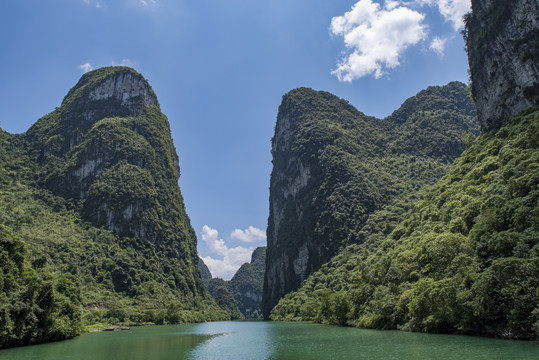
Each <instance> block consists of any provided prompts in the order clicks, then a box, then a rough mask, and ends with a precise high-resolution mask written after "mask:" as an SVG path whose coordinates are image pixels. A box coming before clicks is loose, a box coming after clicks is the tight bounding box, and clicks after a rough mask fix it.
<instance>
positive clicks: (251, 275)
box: [228, 246, 266, 319]
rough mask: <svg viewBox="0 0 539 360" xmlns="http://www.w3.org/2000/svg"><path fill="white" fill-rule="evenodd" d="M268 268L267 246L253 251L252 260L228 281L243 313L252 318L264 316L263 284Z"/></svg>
mask: <svg viewBox="0 0 539 360" xmlns="http://www.w3.org/2000/svg"><path fill="white" fill-rule="evenodd" d="M265 268H266V247H265V246H264V247H258V248H256V249H255V250H254V251H253V255H252V256H251V262H250V263H245V264H243V265H242V266H241V267H240V268H239V269H238V271H236V274H234V276H233V277H232V279H230V281H229V282H228V288H229V289H230V292H231V293H232V295H233V296H234V298H235V299H236V301H237V302H238V307H239V309H240V311H241V313H242V314H244V315H245V316H246V317H248V318H251V319H258V318H261V317H262V285H263V283H264V270H265Z"/></svg>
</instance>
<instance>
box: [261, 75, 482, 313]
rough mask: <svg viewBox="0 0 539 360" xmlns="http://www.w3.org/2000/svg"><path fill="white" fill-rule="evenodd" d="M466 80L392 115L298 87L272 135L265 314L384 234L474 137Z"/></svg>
mask: <svg viewBox="0 0 539 360" xmlns="http://www.w3.org/2000/svg"><path fill="white" fill-rule="evenodd" d="M476 123H477V120H476V118H475V112H474V107H473V104H472V102H471V99H470V97H469V92H468V90H467V88H466V86H465V85H464V84H461V83H457V82H452V83H449V84H448V85H446V86H443V87H429V88H428V89H426V90H424V91H421V92H420V93H418V94H417V95H416V96H415V97H413V98H410V99H408V100H407V101H406V102H405V103H404V104H403V105H402V106H401V108H400V109H398V110H396V111H395V112H394V113H393V114H392V115H391V116H389V117H387V118H386V119H375V118H372V117H368V116H366V115H364V114H362V113H361V112H359V111H358V110H356V109H355V108H354V107H352V106H351V105H350V104H349V103H348V102H347V101H345V100H342V99H339V98H337V97H336V96H334V95H332V94H330V93H327V92H322V91H314V90H311V89H306V88H300V89H296V90H292V91H291V92H289V93H288V94H286V95H285V96H284V97H283V101H282V103H281V105H280V107H279V113H278V116H277V125H276V127H275V136H274V138H273V140H272V155H273V171H272V174H271V182H270V214H269V219H268V230H267V238H268V247H267V258H266V274H265V280H264V295H263V297H264V299H263V310H264V317H265V318H268V317H269V315H270V311H271V309H272V308H273V306H275V305H276V304H277V302H278V301H279V299H280V298H281V297H283V296H284V295H285V294H287V293H289V292H290V291H293V290H296V289H298V288H299V287H300V286H301V285H302V284H303V283H304V281H305V280H306V279H307V278H308V277H309V275H310V274H312V273H313V272H315V271H316V270H318V269H319V268H320V267H321V266H322V265H323V264H324V263H326V262H328V261H329V260H330V259H331V258H332V257H333V256H335V255H336V254H337V253H338V252H339V251H340V250H341V249H342V248H344V247H345V246H347V245H350V244H360V243H363V242H365V241H367V240H368V239H369V238H377V239H381V238H383V236H384V235H386V234H388V233H389V232H390V231H391V230H392V229H393V228H394V226H395V225H396V224H397V220H398V219H399V217H400V216H401V215H402V214H404V212H406V211H407V210H408V209H410V208H411V206H412V205H413V203H414V202H416V201H417V199H418V197H419V195H418V194H419V193H418V191H419V190H421V189H423V188H425V187H426V186H428V185H432V184H434V183H436V181H437V180H438V179H440V178H441V177H442V176H443V175H444V174H446V173H447V171H448V169H449V166H450V164H451V162H452V161H453V160H454V159H455V158H456V157H457V156H458V155H459V154H460V153H461V152H462V151H463V150H464V148H465V142H466V141H468V140H470V139H473V138H474V137H475V134H477V130H478V129H477V125H476Z"/></svg>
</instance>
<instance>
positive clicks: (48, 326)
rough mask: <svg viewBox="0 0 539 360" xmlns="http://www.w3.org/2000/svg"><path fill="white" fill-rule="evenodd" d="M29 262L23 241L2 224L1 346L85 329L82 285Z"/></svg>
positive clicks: (38, 262)
mask: <svg viewBox="0 0 539 360" xmlns="http://www.w3.org/2000/svg"><path fill="white" fill-rule="evenodd" d="M44 265H45V259H44V258H43V257H41V258H36V259H34V261H33V262H32V263H30V262H29V259H28V256H27V249H26V247H25V244H24V242H23V241H21V240H20V239H18V238H17V237H16V236H14V235H13V233H12V231H11V230H10V229H9V228H7V227H6V226H4V225H0V348H3V347H11V346H16V345H19V344H21V343H25V344H34V343H41V342H45V341H54V340H60V339H65V338H70V337H73V336H76V335H78V334H80V332H81V330H82V306H81V292H80V285H79V282H78V281H77V279H76V278H75V277H74V276H72V275H67V274H61V275H57V274H51V273H48V272H46V271H44V270H43V269H42V267H43V266H44Z"/></svg>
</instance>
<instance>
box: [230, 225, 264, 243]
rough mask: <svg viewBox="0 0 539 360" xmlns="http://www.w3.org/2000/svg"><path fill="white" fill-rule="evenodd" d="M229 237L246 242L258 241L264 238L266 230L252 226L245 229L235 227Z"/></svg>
mask: <svg viewBox="0 0 539 360" xmlns="http://www.w3.org/2000/svg"><path fill="white" fill-rule="evenodd" d="M230 237H231V238H234V239H238V240H240V241H243V242H248V243H252V242H260V241H265V240H266V232H265V231H264V230H260V229H258V228H255V227H254V226H249V228H248V229H246V230H240V229H235V230H234V231H232V233H231V234H230Z"/></svg>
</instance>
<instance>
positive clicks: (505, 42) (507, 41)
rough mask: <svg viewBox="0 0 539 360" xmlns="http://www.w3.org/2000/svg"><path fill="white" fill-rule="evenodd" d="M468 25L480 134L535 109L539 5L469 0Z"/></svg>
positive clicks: (538, 91) (538, 73)
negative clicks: (527, 110) (530, 109)
mask: <svg viewBox="0 0 539 360" xmlns="http://www.w3.org/2000/svg"><path fill="white" fill-rule="evenodd" d="M472 9H473V13H471V14H470V15H468V17H467V19H466V38H467V47H468V59H469V63H470V72H471V78H472V93H473V97H474V100H475V103H476V105H477V115H478V119H479V122H480V124H481V128H482V130H483V131H489V130H491V129H498V128H499V127H500V126H501V124H502V123H503V121H504V120H505V119H507V118H510V117H513V116H515V115H517V114H519V113H520V112H522V111H524V110H526V109H527V108H528V107H529V106H532V105H537V104H539V65H538V64H539V3H538V2H537V0H514V1H507V0H473V1H472Z"/></svg>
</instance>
